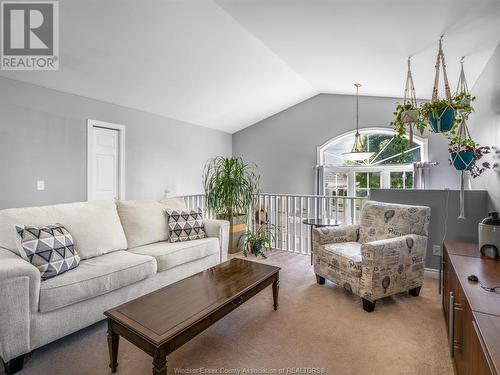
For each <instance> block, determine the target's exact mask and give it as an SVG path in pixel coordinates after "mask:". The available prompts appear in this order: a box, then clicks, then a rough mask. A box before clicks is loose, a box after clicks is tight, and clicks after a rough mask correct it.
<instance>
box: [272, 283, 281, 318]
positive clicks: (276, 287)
mask: <svg viewBox="0 0 500 375" xmlns="http://www.w3.org/2000/svg"><path fill="white" fill-rule="evenodd" d="M279 293H280V280H279V278H278V277H276V281H275V282H273V302H274V311H276V310H278V296H279Z"/></svg>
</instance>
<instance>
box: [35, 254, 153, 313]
mask: <svg viewBox="0 0 500 375" xmlns="http://www.w3.org/2000/svg"><path fill="white" fill-rule="evenodd" d="M155 274H156V261H155V259H154V258H153V257H149V256H146V255H139V254H133V253H131V252H129V251H125V250H120V251H115V252H112V253H109V254H105V255H102V256H99V257H95V258H92V259H87V260H83V261H81V262H80V265H79V266H78V267H77V268H75V269H73V270H71V271H68V272H66V273H64V274H62V275H60V276H58V277H54V278H52V279H48V280H46V281H42V283H41V287H40V307H39V309H40V312H47V311H52V310H56V309H58V308H61V307H64V306H68V305H71V304H73V303H76V302H80V301H84V300H87V299H90V298H93V297H97V296H100V295H102V294H105V293H108V292H111V291H113V290H116V289H119V288H122V287H124V286H127V285H130V284H133V283H136V282H138V281H141V280H144V279H146V278H148V277H151V276H153V275H155Z"/></svg>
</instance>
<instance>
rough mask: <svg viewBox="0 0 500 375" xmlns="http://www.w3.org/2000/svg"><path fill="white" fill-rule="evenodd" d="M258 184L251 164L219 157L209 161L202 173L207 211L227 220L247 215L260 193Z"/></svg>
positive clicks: (254, 167) (256, 173)
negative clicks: (255, 195)
mask: <svg viewBox="0 0 500 375" xmlns="http://www.w3.org/2000/svg"><path fill="white" fill-rule="evenodd" d="M259 181H260V176H259V174H258V172H257V166H256V165H255V164H254V163H251V162H247V161H245V160H243V159H242V158H236V157H232V158H224V157H222V156H218V157H216V158H214V159H211V160H209V161H208V162H207V164H206V165H205V170H204V173H203V182H204V187H205V194H206V201H207V207H208V209H209V211H210V212H213V213H215V214H216V215H217V216H218V217H221V218H223V219H226V220H231V219H232V218H233V217H234V216H237V215H246V214H247V213H248V209H249V207H250V205H251V204H252V202H253V197H254V194H257V193H258V192H259Z"/></svg>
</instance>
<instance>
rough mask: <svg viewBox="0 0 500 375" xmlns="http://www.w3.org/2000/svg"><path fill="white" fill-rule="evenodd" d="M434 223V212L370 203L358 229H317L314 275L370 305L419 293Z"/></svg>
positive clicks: (350, 226) (353, 226) (314, 250)
mask: <svg viewBox="0 0 500 375" xmlns="http://www.w3.org/2000/svg"><path fill="white" fill-rule="evenodd" d="M429 220H430V208H429V207H424V206H408V205H396V204H388V203H382V202H374V201H369V202H367V203H366V204H365V206H364V207H363V209H362V212H361V218H360V224H359V225H348V226H340V227H329V228H316V229H314V230H313V253H314V271H315V273H316V275H318V276H320V277H324V278H325V279H328V280H330V281H332V282H334V283H336V284H337V285H339V286H341V287H343V288H344V289H346V290H348V291H349V292H352V293H354V294H356V295H359V296H360V297H363V298H365V299H367V300H370V301H375V300H377V299H380V298H382V297H387V296H390V295H392V294H396V293H400V292H406V291H408V290H410V289H414V288H418V287H419V286H421V285H422V284H423V277H424V266H425V254H426V249H427V233H428V226H429ZM396 234H399V235H396Z"/></svg>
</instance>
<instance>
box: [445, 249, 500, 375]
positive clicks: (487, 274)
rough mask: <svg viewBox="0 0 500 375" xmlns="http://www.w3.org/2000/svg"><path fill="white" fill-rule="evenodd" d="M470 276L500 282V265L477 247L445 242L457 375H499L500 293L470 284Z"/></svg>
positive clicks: (447, 314)
mask: <svg viewBox="0 0 500 375" xmlns="http://www.w3.org/2000/svg"><path fill="white" fill-rule="evenodd" d="M471 274H474V275H476V276H477V277H478V278H479V281H480V282H481V281H483V282H485V281H487V282H492V280H498V281H500V262H499V261H495V260H491V259H482V258H481V257H480V256H479V251H478V250H477V245H475V244H464V243H459V242H451V241H447V242H445V243H444V245H443V262H442V273H441V277H442V280H441V282H442V304H443V312H444V318H445V321H446V325H447V328H448V344H449V351H450V355H451V356H452V357H453V362H454V365H455V372H456V373H457V374H458V375H483V374H484V375H499V373H498V370H499V368H500V292H490V291H487V290H485V289H484V288H482V287H481V285H480V282H472V281H469V280H468V276H469V275H471ZM499 284H500V283H499Z"/></svg>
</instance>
